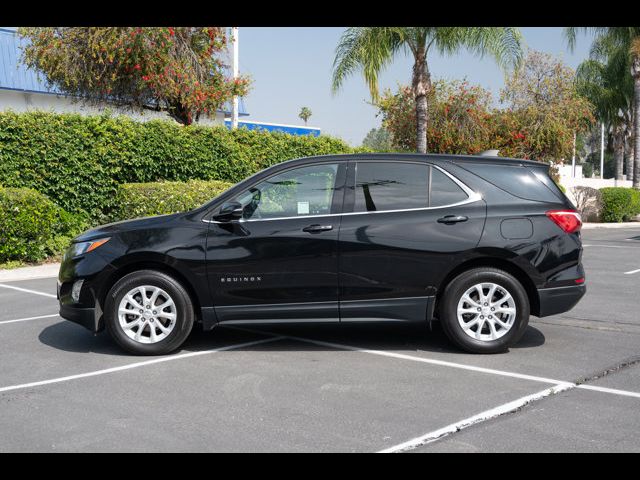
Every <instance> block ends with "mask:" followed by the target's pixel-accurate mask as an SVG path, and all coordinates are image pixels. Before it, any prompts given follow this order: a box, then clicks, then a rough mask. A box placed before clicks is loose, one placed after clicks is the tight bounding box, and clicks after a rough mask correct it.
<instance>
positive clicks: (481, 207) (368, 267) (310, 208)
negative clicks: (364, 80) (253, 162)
mask: <svg viewBox="0 0 640 480" xmlns="http://www.w3.org/2000/svg"><path fill="white" fill-rule="evenodd" d="M581 225H582V223H581V219H580V215H579V214H578V213H577V212H576V210H575V208H574V206H573V205H572V204H571V202H570V201H569V200H568V199H567V197H566V196H565V195H564V194H563V193H562V191H561V190H560V189H559V188H558V186H557V185H556V184H555V183H554V182H553V180H552V179H551V177H550V176H549V166H548V165H547V164H545V163H540V162H535V161H527V160H516V159H507V158H499V157H486V156H462V155H417V154H357V155H335V156H321V157H310V158H302V159H296V160H291V161H287V162H284V163H280V164H278V165H274V166H272V167H270V168H267V169H265V170H263V171H261V172H259V173H257V174H255V175H253V176H251V177H249V178H247V179H246V180H244V181H242V182H240V183H238V184H236V185H235V186H233V187H231V188H230V189H229V190H227V191H226V192H224V193H222V194H221V195H219V196H218V197H216V198H214V199H213V200H211V201H210V202H209V203H207V204H205V205H203V206H202V207H199V208H197V209H195V210H192V211H189V212H186V213H177V214H173V215H163V216H157V217H149V218H142V219H136V220H129V221H123V222H118V223H113V224H109V225H105V226H101V227H97V228H94V229H92V230H89V231H87V232H85V233H83V234H82V235H80V236H78V237H77V238H75V239H74V240H73V241H72V244H71V246H70V247H69V249H68V250H67V252H66V253H65V255H64V259H63V261H62V264H61V266H60V273H59V278H58V298H59V301H60V315H61V316H62V317H64V318H66V319H68V320H71V321H73V322H76V323H79V324H81V325H83V326H84V327H86V328H88V329H89V330H91V331H92V332H94V333H96V332H99V331H101V330H103V329H106V330H107V331H108V332H109V334H110V335H111V336H112V337H113V339H114V340H115V341H116V342H117V343H118V344H119V345H120V346H121V347H122V348H124V349H125V350H127V351H129V352H132V353H136V354H143V355H157V354H165V353H169V352H171V351H174V350H176V349H177V348H179V347H180V346H181V345H182V343H183V342H184V341H185V339H186V338H187V336H188V335H189V333H190V331H191V329H192V327H193V325H194V323H197V324H199V325H200V326H201V328H203V329H205V330H209V329H212V328H214V327H215V326H216V325H238V324H242V325H252V324H258V323H278V322H339V323H344V322H381V321H393V322H420V323H422V324H425V325H427V324H428V323H429V322H431V321H433V320H438V321H440V322H441V325H442V328H443V330H444V332H445V333H446V335H447V336H448V338H449V339H450V340H451V341H452V342H453V343H454V344H455V345H457V346H458V347H459V348H461V349H464V350H466V351H469V352H476V353H494V352H502V351H505V350H507V349H508V347H509V346H512V345H513V344H514V343H516V342H517V341H518V340H519V339H520V337H521V336H522V334H523V333H524V331H525V329H526V327H527V324H528V322H529V315H535V316H537V317H544V316H547V315H554V314H558V313H562V312H566V311H567V310H569V309H571V308H573V306H574V305H575V304H576V303H577V302H578V301H579V300H580V298H581V297H582V296H583V295H584V293H585V290H586V286H585V273H584V270H583V267H582V264H581V256H582V246H581V240H580V227H581Z"/></svg>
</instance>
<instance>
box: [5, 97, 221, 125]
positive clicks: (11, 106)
mask: <svg viewBox="0 0 640 480" xmlns="http://www.w3.org/2000/svg"><path fill="white" fill-rule="evenodd" d="M105 109H109V110H111V111H112V112H113V114H114V115H127V116H129V117H131V118H133V119H135V120H139V121H147V120H151V119H157V118H159V119H164V120H168V119H170V118H171V117H169V116H168V115H167V114H166V113H163V112H153V111H145V112H144V113H139V112H133V111H130V110H127V109H118V108H114V107H108V106H107V107H104V108H102V107H94V106H89V105H84V104H83V103H81V102H74V101H72V100H71V99H70V98H69V97H65V96H63V95H53V94H47V93H28V92H20V91H16V90H4V89H0V111H3V110H13V111H14V112H27V111H33V110H44V111H52V112H56V113H65V112H75V113H80V114H85V115H97V114H100V113H104V110H105ZM198 123H199V124H203V125H224V114H223V113H220V112H217V113H216V116H215V117H214V118H211V117H206V118H204V119H203V118H201V119H200V121H199V122H198Z"/></svg>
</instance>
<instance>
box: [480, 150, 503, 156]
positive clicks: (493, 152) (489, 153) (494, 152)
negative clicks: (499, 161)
mask: <svg viewBox="0 0 640 480" xmlns="http://www.w3.org/2000/svg"><path fill="white" fill-rule="evenodd" d="M498 152H499V150H485V151H484V152H480V153H479V154H478V155H480V156H481V157H498V156H499V155H498Z"/></svg>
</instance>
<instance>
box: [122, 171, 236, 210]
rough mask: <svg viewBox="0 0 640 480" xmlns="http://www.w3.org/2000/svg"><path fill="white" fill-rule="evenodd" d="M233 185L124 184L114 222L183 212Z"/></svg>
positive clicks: (197, 181)
mask: <svg viewBox="0 0 640 480" xmlns="http://www.w3.org/2000/svg"><path fill="white" fill-rule="evenodd" d="M231 185H232V184H231V183H229V182H221V181H219V180H212V181H204V180H191V181H188V182H155V183H125V184H123V185H120V187H119V189H118V193H117V195H116V204H117V205H118V207H117V208H116V210H115V211H114V213H113V217H112V219H113V220H124V219H128V218H137V217H147V216H151V215H164V214H168V213H176V212H185V211H187V210H192V209H194V208H196V207H199V206H200V205H203V204H204V203H206V202H208V201H209V200H211V199H212V198H214V197H215V196H217V195H219V194H220V193H222V192H224V191H225V190H226V189H228V188H229V187H230V186H231Z"/></svg>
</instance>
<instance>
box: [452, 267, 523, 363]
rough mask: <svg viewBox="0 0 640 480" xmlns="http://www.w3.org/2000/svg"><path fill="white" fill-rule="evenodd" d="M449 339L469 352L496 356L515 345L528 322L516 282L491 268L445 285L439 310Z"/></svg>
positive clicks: (465, 273) (463, 274)
mask: <svg viewBox="0 0 640 480" xmlns="http://www.w3.org/2000/svg"><path fill="white" fill-rule="evenodd" d="M439 314H440V320H441V322H442V327H443V329H444V331H445V333H446V335H447V337H449V339H450V340H451V341H452V342H453V343H455V344H456V345H457V346H458V347H460V348H462V349H463V350H466V351H467V352H471V353H498V352H504V351H506V350H507V349H508V348H509V347H510V346H512V345H513V344H515V343H516V342H517V341H518V340H520V337H522V334H523V333H524V331H525V329H526V327H527V325H528V323H529V299H528V297H527V293H526V292H525V290H524V288H523V287H522V285H521V284H520V282H519V281H518V280H517V279H516V278H514V277H513V276H512V275H511V274H509V273H507V272H505V271H503V270H498V269H495V268H475V269H473V270H468V271H466V272H463V273H461V274H460V275H458V276H457V277H456V278H455V279H454V280H453V281H452V282H451V283H449V285H447V287H446V289H445V291H444V296H443V298H442V304H441V306H440V310H439Z"/></svg>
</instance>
